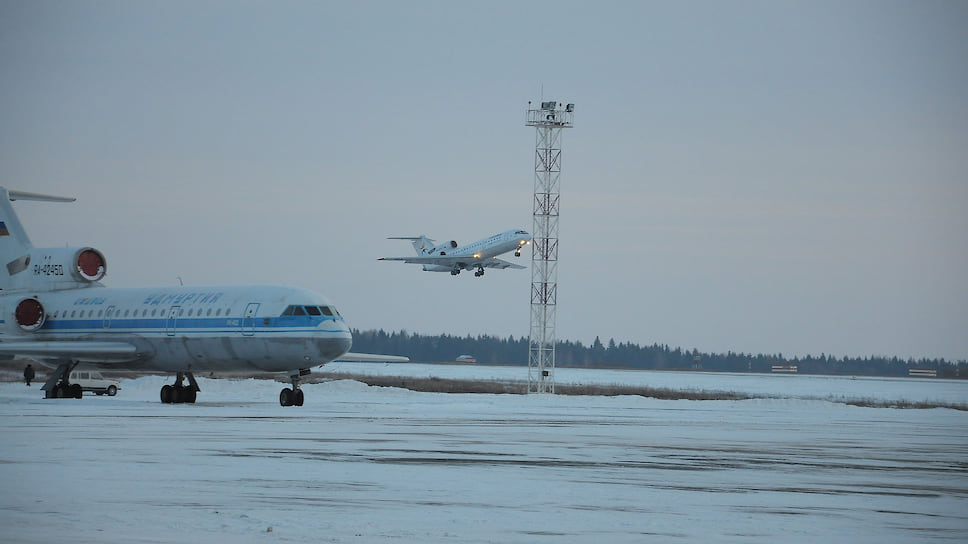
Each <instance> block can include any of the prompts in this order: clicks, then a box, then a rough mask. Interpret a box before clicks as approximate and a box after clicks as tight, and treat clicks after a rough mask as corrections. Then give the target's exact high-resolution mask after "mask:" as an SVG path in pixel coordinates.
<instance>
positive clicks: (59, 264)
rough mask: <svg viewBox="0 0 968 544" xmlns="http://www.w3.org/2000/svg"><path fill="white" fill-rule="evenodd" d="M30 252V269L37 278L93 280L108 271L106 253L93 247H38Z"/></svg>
mask: <svg viewBox="0 0 968 544" xmlns="http://www.w3.org/2000/svg"><path fill="white" fill-rule="evenodd" d="M30 253H31V255H30V260H31V262H30V264H29V265H28V270H29V272H30V275H32V276H34V277H35V278H39V277H47V278H50V279H52V280H55V281H57V280H67V279H71V280H75V281H83V282H93V281H100V280H101V279H103V278H104V275H105V274H107V271H108V263H107V260H105V258H104V255H103V254H102V253H101V252H100V251H98V250H96V249H94V248H93V247H63V248H37V249H34V250H33V251H31V252H30Z"/></svg>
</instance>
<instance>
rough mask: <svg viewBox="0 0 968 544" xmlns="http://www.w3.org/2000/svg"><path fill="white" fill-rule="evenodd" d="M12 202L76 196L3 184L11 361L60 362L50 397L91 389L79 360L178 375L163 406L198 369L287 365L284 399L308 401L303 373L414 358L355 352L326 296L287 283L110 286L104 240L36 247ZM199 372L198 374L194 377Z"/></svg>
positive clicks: (6, 340)
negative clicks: (84, 384)
mask: <svg viewBox="0 0 968 544" xmlns="http://www.w3.org/2000/svg"><path fill="white" fill-rule="evenodd" d="M11 200H45V201H53V202H72V201H73V200H74V199H73V198H62V197H52V196H46V195H38V194H34V193H25V192H21V191H8V190H7V189H5V188H3V187H0V358H8V359H9V358H13V357H14V356H18V355H19V356H24V357H32V358H35V359H38V360H40V361H42V362H46V363H47V364H51V366H55V365H56V370H55V371H54V372H53V374H52V375H51V376H50V379H48V380H47V383H46V384H45V385H44V387H43V389H44V390H45V391H46V396H47V398H65V397H75V398H81V396H82V391H81V388H80V386H79V385H78V384H72V383H70V381H69V380H70V372H71V370H72V369H73V368H74V367H75V366H77V365H78V364H79V363H82V362H83V363H94V364H96V365H98V366H103V367H110V368H115V369H126V370H150V371H162V372H172V373H175V375H176V378H175V382H174V384H172V385H165V386H164V387H162V388H161V402H163V403H181V402H187V403H193V402H195V399H196V395H197V393H198V391H199V387H198V383H197V382H196V381H195V377H194V373H196V372H225V371H230V372H239V371H243V372H245V371H251V372H286V373H288V375H289V378H290V380H291V382H292V387H291V388H289V387H287V388H284V389H283V390H282V391H281V392H280V393H279V403H280V404H281V405H283V406H293V405H295V406H302V404H303V399H304V396H303V391H302V389H300V388H299V382H300V379H301V378H302V377H303V376H305V375H307V374H309V372H310V371H309V369H310V367H313V366H316V365H322V364H325V363H327V362H329V361H333V360H337V359H339V360H356V361H361V360H362V361H388V362H402V361H406V360H408V359H407V358H406V357H392V356H380V355H368V354H355V353H348V352H349V349H350V346H351V345H352V342H353V339H352V336H351V335H350V331H349V328H348V327H347V326H346V323H345V322H344V321H343V317H342V316H341V315H340V313H339V312H338V311H337V310H336V308H335V307H334V306H333V305H332V304H331V303H330V302H329V300H327V299H326V298H325V297H323V296H322V295H320V294H318V293H315V292H313V291H310V290H308V289H302V288H299V287H288V286H281V285H214V286H208V287H189V286H180V287H139V288H109V287H105V286H104V285H103V284H102V283H101V279H102V278H104V276H105V274H106V272H107V261H106V260H105V258H104V255H103V254H102V253H101V252H100V251H98V250H97V249H94V248H92V247H59V248H35V247H34V246H33V245H32V244H31V243H30V240H29V239H28V237H27V234H26V232H25V230H24V228H23V225H22V224H21V223H20V220H19V219H18V218H17V216H16V214H15V213H14V210H13V206H11V204H10V201H11ZM186 378H187V380H188V383H187V384H186V383H184V382H185V379H186Z"/></svg>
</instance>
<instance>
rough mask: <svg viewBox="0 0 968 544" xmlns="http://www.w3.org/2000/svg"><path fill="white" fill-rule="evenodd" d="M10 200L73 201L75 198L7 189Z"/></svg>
mask: <svg viewBox="0 0 968 544" xmlns="http://www.w3.org/2000/svg"><path fill="white" fill-rule="evenodd" d="M7 195H9V196H10V200H39V201H41V202H74V201H75V200H77V199H76V198H73V197H69V196H53V195H42V194H40V193H28V192H26V191H10V190H8V191H7Z"/></svg>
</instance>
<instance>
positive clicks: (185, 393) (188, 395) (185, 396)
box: [181, 387, 198, 404]
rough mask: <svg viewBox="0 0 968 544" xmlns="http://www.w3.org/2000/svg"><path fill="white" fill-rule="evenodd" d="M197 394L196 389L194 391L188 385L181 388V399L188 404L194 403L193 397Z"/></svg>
mask: <svg viewBox="0 0 968 544" xmlns="http://www.w3.org/2000/svg"><path fill="white" fill-rule="evenodd" d="M197 396H198V391H195V390H194V389H193V388H191V387H189V388H188V389H182V392H181V401H182V402H187V403H188V404H195V397H197Z"/></svg>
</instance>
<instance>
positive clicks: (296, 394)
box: [292, 389, 305, 406]
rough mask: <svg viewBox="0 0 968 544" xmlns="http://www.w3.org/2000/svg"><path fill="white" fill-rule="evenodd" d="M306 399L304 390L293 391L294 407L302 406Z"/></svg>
mask: <svg viewBox="0 0 968 544" xmlns="http://www.w3.org/2000/svg"><path fill="white" fill-rule="evenodd" d="M304 398H305V397H304V396H303V390H302V389H296V390H295V391H293V399H292V403H293V405H295V406H302V405H303V400H304Z"/></svg>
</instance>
